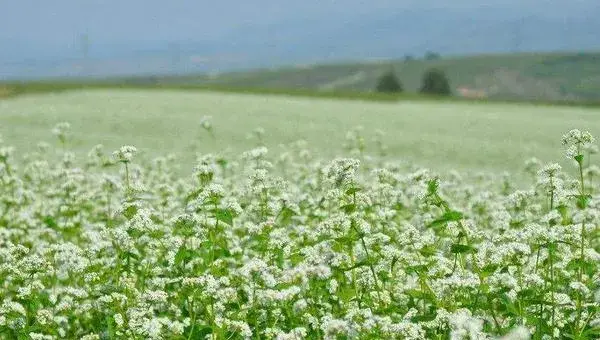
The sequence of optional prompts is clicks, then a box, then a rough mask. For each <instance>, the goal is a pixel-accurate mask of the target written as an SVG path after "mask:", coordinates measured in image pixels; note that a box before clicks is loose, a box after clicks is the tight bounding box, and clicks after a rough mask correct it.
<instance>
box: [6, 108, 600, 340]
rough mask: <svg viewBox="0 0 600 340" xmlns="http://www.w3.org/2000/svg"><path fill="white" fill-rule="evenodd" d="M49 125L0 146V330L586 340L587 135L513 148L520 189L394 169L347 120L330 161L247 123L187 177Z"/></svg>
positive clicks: (593, 276)
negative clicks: (553, 144)
mask: <svg viewBox="0 0 600 340" xmlns="http://www.w3.org/2000/svg"><path fill="white" fill-rule="evenodd" d="M201 127H202V128H203V129H202V131H203V133H204V134H205V135H206V136H208V138H210V137H209V136H211V135H212V133H213V129H214V130H215V132H218V128H219V127H218V126H214V127H213V125H212V123H211V120H210V119H205V120H203V121H202V123H201ZM53 133H54V134H55V137H56V139H55V141H48V142H49V143H48V144H40V145H39V147H38V149H37V150H35V151H32V152H30V153H28V154H22V153H21V152H20V151H19V150H18V149H15V148H12V147H11V146H10V145H11V140H4V141H2V142H0V300H1V302H0V337H2V338H4V339H86V340H92V339H321V338H322V339H529V338H532V339H565V338H570V339H597V338H598V337H600V315H599V314H598V313H599V306H600V287H599V286H600V271H599V267H600V254H599V253H598V252H599V251H600V241H599V238H598V236H599V229H598V224H599V221H600V219H599V216H600V199H599V198H598V193H599V190H600V185H599V184H598V183H600V169H599V168H598V167H597V166H596V165H595V164H596V162H595V158H594V154H595V153H597V151H598V149H597V147H596V146H595V144H594V138H593V137H592V136H591V134H589V133H587V132H584V131H579V130H571V131H568V129H567V131H565V133H566V134H565V135H564V136H562V143H563V144H564V154H565V155H566V157H567V161H568V162H567V163H566V164H569V167H568V168H567V167H564V166H563V167H561V166H560V165H559V164H558V163H561V164H564V163H565V162H564V160H563V159H557V160H556V162H557V163H551V164H542V163H540V162H539V161H537V160H536V159H535V158H533V159H530V160H528V161H526V160H525V159H524V160H523V166H524V168H525V170H526V171H527V174H528V175H527V176H528V184H527V185H526V186H524V187H523V186H518V185H517V184H515V183H513V180H512V177H510V176H496V175H493V174H491V173H490V174H483V175H464V174H460V173H458V172H441V173H436V172H434V171H431V170H427V169H419V168H415V167H414V166H410V165H406V164H404V163H396V162H394V161H393V160H390V157H386V145H385V143H383V142H382V139H381V138H375V140H372V139H370V138H366V137H365V136H364V135H365V134H366V132H365V131H361V130H353V131H350V132H349V133H348V135H347V139H346V144H345V145H343V147H344V148H345V149H346V154H347V155H348V157H347V158H333V159H326V158H325V159H321V158H320V157H317V156H315V153H314V152H313V150H311V149H310V148H309V147H307V144H306V143H304V142H302V141H299V142H295V143H291V144H289V145H287V146H286V147H285V148H283V149H282V150H279V149H278V150H277V151H271V150H268V149H267V147H265V146H264V145H263V141H262V139H261V136H262V133H263V131H261V130H257V131H255V133H254V139H252V140H251V141H250V142H248V143H247V151H246V152H243V153H240V154H239V155H231V154H221V153H214V154H207V153H203V154H199V155H198V157H197V161H196V166H195V168H194V170H193V175H192V176H189V175H181V172H180V171H178V170H177V164H178V161H177V159H176V158H174V157H172V156H169V155H165V157H162V158H155V159H151V158H149V157H146V156H142V155H140V154H138V153H137V149H136V147H134V146H127V145H126V146H123V147H121V148H119V149H118V150H116V151H114V152H113V150H105V148H103V147H102V146H101V145H98V146H97V147H94V148H93V149H92V150H91V151H90V152H89V154H88V155H87V158H84V157H79V156H76V155H75V153H73V152H72V150H71V141H72V139H73V138H74V137H73V136H76V135H77V134H78V131H76V130H74V129H73V130H71V129H70V125H69V124H68V123H61V124H58V125H57V126H56V127H55V128H54V130H53ZM555 138H556V140H560V139H561V136H560V135H557V136H555ZM50 145H53V146H50ZM138 147H140V146H139V145H138ZM331 147H333V146H331ZM341 147H342V146H340V148H341ZM532 156H535V155H532ZM187 174H189V172H187Z"/></svg>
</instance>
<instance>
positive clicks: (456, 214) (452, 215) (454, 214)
mask: <svg viewBox="0 0 600 340" xmlns="http://www.w3.org/2000/svg"><path fill="white" fill-rule="evenodd" d="M442 218H443V219H444V220H446V221H448V222H451V221H460V220H461V219H462V218H463V214H462V213H461V212H460V211H456V210H452V211H448V212H446V213H444V215H442Z"/></svg>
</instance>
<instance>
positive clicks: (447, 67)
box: [124, 52, 600, 101]
mask: <svg viewBox="0 0 600 340" xmlns="http://www.w3.org/2000/svg"><path fill="white" fill-rule="evenodd" d="M432 67H435V68H439V69H442V70H444V71H445V72H446V73H447V75H448V77H449V78H450V81H451V84H452V86H453V88H454V92H455V94H456V95H457V96H461V95H462V96H473V95H474V96H477V95H479V96H484V97H486V98H491V99H508V100H540V101H596V100H599V99H600V53H592V52H589V53H546V54H542V53H539V54H538V53H532V54H506V55H483V56H470V57H457V58H442V59H439V60H422V59H419V60H410V61H405V60H395V61H385V60H380V61H372V62H364V63H341V64H317V65H296V66H294V67H283V68H272V69H261V70H256V71H246V72H228V73H222V74H219V73H214V74H210V75H199V76H176V77H173V76H162V77H161V76H154V77H136V78H130V79H126V80H124V81H125V82H127V83H129V84H160V85H202V86H208V87H210V86H213V87H221V88H247V89H263V90H269V89H270V90H274V89H279V90H281V89H290V90H292V89H295V90H310V91H319V92H334V91H341V92H344V91H345V92H347V91H357V92H371V91H373V90H374V88H375V84H376V81H377V78H378V77H379V76H380V75H381V74H382V73H384V72H386V71H388V70H389V69H390V68H393V69H394V70H395V72H396V73H397V75H398V76H399V78H400V79H401V81H402V82H403V84H404V86H405V89H406V91H408V92H413V93H414V92H417V90H418V88H419V86H420V82H421V77H422V75H423V73H424V72H425V71H426V70H427V69H428V68H432Z"/></svg>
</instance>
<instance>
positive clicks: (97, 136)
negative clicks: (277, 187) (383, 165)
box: [0, 90, 600, 172]
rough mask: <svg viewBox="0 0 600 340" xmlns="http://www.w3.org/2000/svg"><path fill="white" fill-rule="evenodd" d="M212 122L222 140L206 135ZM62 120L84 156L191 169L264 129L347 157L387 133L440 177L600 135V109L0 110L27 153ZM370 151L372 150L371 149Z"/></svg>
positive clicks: (150, 100)
mask: <svg viewBox="0 0 600 340" xmlns="http://www.w3.org/2000/svg"><path fill="white" fill-rule="evenodd" d="M204 115H209V116H212V117H213V122H214V126H215V134H216V140H211V139H210V138H208V136H207V135H205V134H203V133H202V131H201V128H200V126H199V123H200V118H201V117H202V116H204ZM61 121H68V122H70V123H71V124H72V126H73V138H74V139H73V144H72V146H73V147H74V148H75V149H76V150H77V151H79V152H81V153H82V155H83V154H84V152H87V151H88V150H89V149H90V148H92V147H93V146H94V145H95V144H98V143H102V144H104V145H105V146H106V148H107V150H108V151H111V150H114V149H115V148H116V147H118V146H121V145H124V144H131V145H135V146H137V147H138V148H139V149H141V150H142V151H144V152H146V153H148V154H156V155H158V154H164V153H168V152H175V153H177V154H179V155H180V156H181V162H182V165H183V166H184V167H190V166H191V165H192V164H193V160H194V153H195V152H196V151H201V152H208V151H217V150H223V149H226V148H230V149H231V150H232V151H244V150H248V149H250V148H252V147H253V144H252V143H250V142H249V141H248V140H247V138H246V135H247V133H249V132H251V131H252V130H253V129H254V128H256V127H263V128H264V129H265V130H266V131H267V134H266V135H265V142H266V144H267V145H268V146H270V147H273V148H276V147H277V146H278V145H279V144H281V143H289V142H293V141H295V140H298V139H305V140H306V141H307V142H308V144H309V146H312V148H311V149H318V150H320V152H322V153H323V154H324V155H327V156H331V155H335V154H340V153H341V148H342V144H343V142H344V136H345V134H346V132H347V131H348V130H349V129H351V128H353V127H355V126H358V125H361V126H363V127H364V133H365V137H366V138H367V140H368V141H370V140H371V137H372V136H374V132H375V130H382V131H384V132H385V133H386V135H385V142H386V144H387V145H388V146H389V152H390V157H393V158H396V159H403V160H407V161H411V162H414V163H416V164H419V165H426V166H430V167H433V168H436V169H440V170H448V169H451V168H456V169H460V170H477V171H479V170H493V171H504V170H510V171H513V172H514V171H516V170H517V169H518V168H520V167H521V166H522V164H523V162H524V161H525V160H526V159H527V158H529V157H530V156H532V155H535V156H536V157H538V158H540V159H542V160H545V161H560V162H563V161H564V159H565V157H564V156H563V155H562V153H561V151H560V150H561V146H560V136H561V135H562V134H563V133H564V132H566V131H568V130H569V129H571V128H582V129H587V130H589V131H590V132H592V133H593V134H595V135H600V110H599V109H595V108H579V107H551V106H533V105H516V104H490V103H461V102H445V103H441V102H435V101H432V102H426V101H412V102H411V101H403V102H398V103H393V102H392V103H385V102H362V101H349V100H332V99H319V98H300V97H285V96H269V95H249V94H232V93H229V94H228V93H211V92H186V91H175V90H164V91H157V90H85V91H73V92H64V93H56V94H31V95H26V96H19V97H14V98H9V99H5V100H1V101H0V133H1V134H2V135H3V137H4V140H5V142H6V143H9V144H13V145H15V146H16V147H18V149H19V150H33V149H34V148H35V144H36V143H37V142H38V141H50V142H53V141H54V139H53V137H52V135H51V132H50V130H51V129H52V127H53V126H54V125H55V124H56V123H58V122H61ZM369 145H370V144H369Z"/></svg>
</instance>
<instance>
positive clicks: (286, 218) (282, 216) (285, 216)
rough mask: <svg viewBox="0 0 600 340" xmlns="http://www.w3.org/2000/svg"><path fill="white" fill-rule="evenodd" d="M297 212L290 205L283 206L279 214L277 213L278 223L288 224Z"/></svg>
mask: <svg viewBox="0 0 600 340" xmlns="http://www.w3.org/2000/svg"><path fill="white" fill-rule="evenodd" d="M295 215H296V212H295V211H293V210H292V209H290V208H288V207H283V208H282V209H281V211H280V212H279V214H278V215H277V224H280V225H286V224H288V223H289V222H290V220H291V219H292V216H295Z"/></svg>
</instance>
